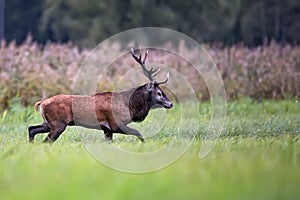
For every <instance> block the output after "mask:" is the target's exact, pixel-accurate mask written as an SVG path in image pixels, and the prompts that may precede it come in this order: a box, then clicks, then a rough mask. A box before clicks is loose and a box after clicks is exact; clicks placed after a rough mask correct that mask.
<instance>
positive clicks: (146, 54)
mask: <svg viewBox="0 0 300 200" xmlns="http://www.w3.org/2000/svg"><path fill="white" fill-rule="evenodd" d="M148 53H149V49H147V51H146V52H145V57H144V60H143V64H145V62H146V58H147V56H148ZM140 55H141V54H140Z"/></svg>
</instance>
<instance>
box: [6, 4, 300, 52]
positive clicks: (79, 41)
mask: <svg viewBox="0 0 300 200" xmlns="http://www.w3.org/2000/svg"><path fill="white" fill-rule="evenodd" d="M5 5H6V8H5V38H6V40H8V41H11V40H16V41H17V42H18V43H22V41H23V40H25V38H26V35H27V34H29V33H30V34H32V36H33V38H34V40H36V41H38V42H42V43H45V42H46V41H48V40H50V41H52V42H69V41H72V42H73V43H75V44H76V45H79V46H85V47H93V46H94V45H96V44H98V43H99V42H101V41H102V40H104V39H106V38H107V37H109V36H111V35H113V34H116V33H119V32H120V31H124V30H127V29H131V28H137V27H142V26H157V27H166V28H171V29H174V30H178V31H180V32H183V33H185V34H187V35H189V36H191V37H193V38H194V39H196V40H198V41H199V42H214V43H216V42H217V43H219V42H220V43H224V44H235V43H240V42H243V43H244V44H246V45H250V46H256V45H261V44H266V43H268V42H269V41H271V39H274V40H275V41H276V42H279V43H287V42H288V43H290V44H299V42H300V34H299V32H300V21H299V20H298V19H299V18H300V3H299V0H285V1H280V0H261V1H251V0H185V1H179V0H176V1H174V0H155V1H154V0H142V1H141V0H123V1H119V0H110V1H106V0H85V1H80V0H45V1H39V0H26V1H25V0H21V1H20V0H9V1H5Z"/></svg>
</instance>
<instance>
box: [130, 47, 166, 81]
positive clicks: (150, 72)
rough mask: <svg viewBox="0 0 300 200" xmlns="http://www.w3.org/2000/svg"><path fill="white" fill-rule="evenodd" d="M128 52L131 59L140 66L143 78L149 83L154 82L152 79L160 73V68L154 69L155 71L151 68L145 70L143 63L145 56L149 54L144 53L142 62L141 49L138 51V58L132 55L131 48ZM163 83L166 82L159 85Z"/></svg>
mask: <svg viewBox="0 0 300 200" xmlns="http://www.w3.org/2000/svg"><path fill="white" fill-rule="evenodd" d="M130 52H131V55H132V57H133V58H134V59H135V60H136V62H138V63H139V64H140V65H141V67H142V68H143V72H144V74H145V76H146V77H147V78H148V79H149V80H150V81H151V82H155V80H154V77H155V76H157V75H158V73H159V72H160V68H155V69H153V68H151V69H149V70H147V69H146V66H145V62H146V58H147V55H148V53H149V50H147V51H146V52H145V56H144V59H143V61H142V51H141V49H140V55H139V56H138V55H136V54H135V53H134V50H133V48H132V47H131V49H130ZM167 81H168V80H167ZM163 83H166V82H164V81H163V82H162V83H161V84H163Z"/></svg>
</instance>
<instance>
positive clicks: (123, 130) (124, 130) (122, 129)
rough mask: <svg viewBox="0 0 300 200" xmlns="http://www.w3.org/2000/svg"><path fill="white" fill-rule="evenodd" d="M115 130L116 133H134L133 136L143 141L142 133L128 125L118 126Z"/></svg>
mask: <svg viewBox="0 0 300 200" xmlns="http://www.w3.org/2000/svg"><path fill="white" fill-rule="evenodd" d="M117 132H118V133H124V134H127V135H134V136H136V137H138V138H139V139H140V141H141V142H143V143H144V142H145V140H144V138H143V136H142V134H141V133H140V132H139V131H138V130H135V129H133V128H130V127H128V126H121V127H119V128H118V130H117Z"/></svg>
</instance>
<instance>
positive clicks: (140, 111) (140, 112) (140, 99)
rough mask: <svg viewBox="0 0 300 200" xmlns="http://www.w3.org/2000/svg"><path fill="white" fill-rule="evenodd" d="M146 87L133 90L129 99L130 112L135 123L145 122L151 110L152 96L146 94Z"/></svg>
mask: <svg viewBox="0 0 300 200" xmlns="http://www.w3.org/2000/svg"><path fill="white" fill-rule="evenodd" d="M145 87H146V85H143V86H140V87H138V88H135V89H133V91H131V92H133V93H131V94H132V95H131V96H130V99H129V112H130V115H131V118H132V121H134V122H141V121H143V120H144V119H145V118H146V116H147V115H148V112H149V110H150V108H151V106H152V105H151V98H150V96H151V94H148V93H147V92H145V90H146V88H145Z"/></svg>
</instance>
